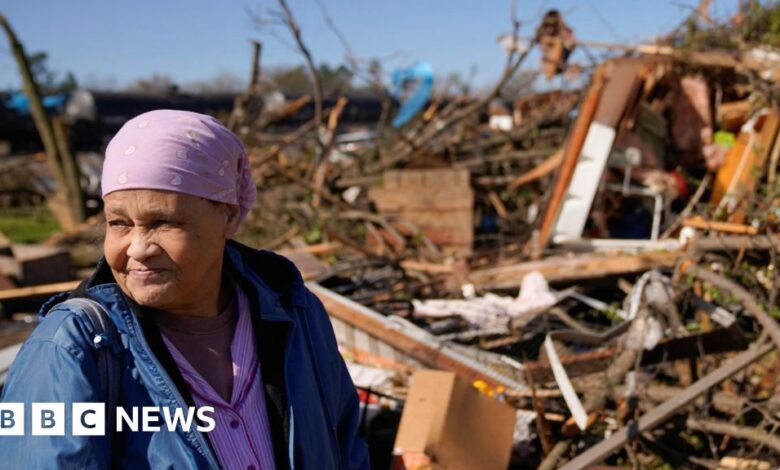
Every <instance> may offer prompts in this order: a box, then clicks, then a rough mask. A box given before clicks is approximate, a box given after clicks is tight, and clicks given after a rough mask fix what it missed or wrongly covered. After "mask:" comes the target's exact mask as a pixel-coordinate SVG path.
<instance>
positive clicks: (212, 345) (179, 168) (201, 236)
mask: <svg viewBox="0 0 780 470" xmlns="http://www.w3.org/2000/svg"><path fill="white" fill-rule="evenodd" d="M102 191H103V201H104V203H105V217H106V236H105V244H104V255H105V256H104V259H103V260H101V261H100V263H99V265H98V266H97V269H96V271H95V273H94V275H93V276H92V278H91V279H89V280H87V281H85V282H84V283H83V284H82V285H81V286H80V287H79V288H78V289H77V290H76V291H74V292H72V293H69V294H63V295H60V296H56V297H55V298H53V299H51V300H50V301H49V302H47V304H46V305H44V307H43V308H42V310H41V316H42V317H43V320H42V321H41V323H40V325H38V327H37V328H36V329H35V331H34V332H33V334H32V336H31V337H30V338H29V339H28V340H27V342H26V343H25V344H24V346H23V347H22V349H21V351H20V352H19V355H18V357H17V359H16V361H15V363H14V364H13V367H12V369H11V372H10V374H9V376H8V380H7V384H6V387H5V390H4V392H3V396H2V401H3V402H4V403H12V402H16V403H24V404H25V412H26V414H27V416H30V413H31V410H30V409H31V403H34V402H55V403H57V402H59V403H65V410H66V411H65V414H66V417H67V419H66V420H65V429H64V435H53V436H40V435H37V436H36V435H31V432H30V429H31V425H30V422H29V421H30V419H28V420H26V421H27V422H26V424H25V426H26V429H25V432H24V435H22V436H0V459H2V465H3V466H4V467H8V468H22V467H29V468H55V467H57V468H63V467H65V468H133V469H139V468H220V467H221V468H228V469H233V468H236V469H258V470H259V469H283V468H366V467H368V455H367V450H366V446H365V444H364V443H363V442H362V441H361V440H360V439H359V438H358V437H357V427H358V416H359V408H358V401H357V395H356V393H355V389H354V387H353V385H352V382H351V380H350V377H349V375H348V373H347V369H346V367H345V365H344V362H343V360H342V359H341V357H340V356H339V353H338V350H337V346H336V341H335V338H334V335H333V330H332V328H331V325H330V322H329V321H328V317H327V315H326V313H325V310H324V309H323V306H322V304H321V303H320V302H319V301H318V299H317V298H316V297H315V296H314V295H313V294H312V293H311V292H309V291H308V290H307V289H306V287H305V286H304V283H303V280H302V278H301V275H300V273H299V272H298V270H297V269H296V268H295V266H294V265H293V264H292V263H291V262H290V261H288V260H287V259H285V258H283V257H281V256H278V255H275V254H273V253H270V252H267V251H257V250H254V249H251V248H248V247H246V246H243V245H241V244H239V243H237V242H235V241H232V240H230V238H231V237H232V236H233V235H234V234H235V233H236V231H237V229H238V228H239V226H240V225H241V222H242V221H243V220H244V218H245V217H246V215H247V212H248V211H249V209H250V206H251V205H252V203H253V202H254V199H255V187H254V183H253V182H252V178H251V174H250V169H249V165H248V161H247V155H246V152H245V151H244V149H243V147H242V145H241V143H240V141H239V140H238V138H237V137H236V136H235V135H233V134H232V133H231V132H230V131H228V130H227V129H226V128H225V127H223V126H222V125H221V124H220V123H219V122H218V121H217V120H215V119H213V118H211V117H208V116H204V115H200V114H196V113H191V112H184V111H170V110H158V111H152V112H149V113H145V114H142V115H140V116H137V117H135V118H134V119H131V120H130V121H128V122H127V123H126V124H125V125H124V126H123V127H122V128H121V129H120V130H119V132H118V133H117V135H116V136H115V137H114V139H113V140H112V141H111V142H110V143H109V145H108V148H107V150H106V158H105V163H104V167H103V179H102ZM68 298H70V299H73V298H87V299H92V300H94V301H96V302H97V303H98V304H100V306H102V308H103V310H104V314H105V315H107V317H108V318H110V322H111V323H112V324H113V325H115V332H116V333H117V334H116V336H115V337H114V341H111V338H112V337H113V335H110V334H107V335H102V336H101V337H100V338H98V339H96V337H95V335H94V334H93V333H94V332H95V327H94V321H90V319H89V317H88V315H87V314H86V313H85V311H84V308H81V307H79V305H82V304H81V303H79V302H73V301H71V300H68V301H66V299H68ZM101 348H110V349H101ZM101 351H102V352H101ZM107 351H110V354H111V360H110V361H108V364H109V365H110V367H111V368H112V369H111V372H113V373H114V375H115V376H116V377H117V379H116V380H118V381H119V384H120V385H119V393H118V398H117V401H118V402H117V406H118V407H120V408H121V409H122V410H124V412H125V413H126V414H128V415H129V414H131V410H132V409H133V408H134V407H136V408H137V409H139V410H140V409H141V407H160V408H169V409H178V408H181V409H184V410H187V409H189V407H207V406H210V407H212V408H213V409H214V411H213V413H212V414H211V415H210V416H211V418H212V419H213V424H214V426H213V430H211V431H210V432H201V431H198V430H197V429H196V428H195V427H191V428H190V429H184V426H179V427H178V428H177V429H175V430H173V431H171V430H168V429H167V428H166V427H165V426H163V428H162V429H161V430H159V431H149V430H148V429H147V431H146V432H142V431H140V430H139V431H135V432H134V431H131V430H129V429H127V427H125V428H124V429H123V431H121V432H116V431H115V429H116V425H115V423H114V422H112V421H111V420H110V419H109V420H108V421H109V422H108V423H107V426H106V433H105V435H102V436H80V435H76V434H77V433H75V432H74V431H73V429H71V420H72V418H73V416H72V414H71V413H72V412H71V407H72V404H73V403H79V402H104V403H106V402H107V403H109V404H110V403H111V400H109V399H108V397H107V393H108V392H107V390H105V389H108V388H110V387H111V385H110V384H108V385H106V384H107V383H108V382H107V381H106V378H105V377H104V376H103V375H105V372H101V370H100V367H99V362H100V354H104V353H106V352H107ZM107 415H110V412H109V413H107ZM17 417H18V416H17ZM199 417H200V418H203V416H199ZM32 419H35V418H34V417H33V418H32ZM162 421H163V419H162V418H158V420H155V421H154V424H158V425H159V424H160V423H161V422H162ZM200 422H201V424H203V423H205V422H206V420H205V419H201V421H200ZM125 424H127V423H125ZM206 428H208V426H206ZM202 429H203V428H202ZM1 431H2V430H1V429H0V432H1Z"/></svg>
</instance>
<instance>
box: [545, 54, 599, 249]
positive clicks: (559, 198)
mask: <svg viewBox="0 0 780 470" xmlns="http://www.w3.org/2000/svg"><path fill="white" fill-rule="evenodd" d="M605 75H606V73H605V67H604V65H603V64H602V65H599V66H598V67H597V68H596V71H595V72H594V73H593V79H592V81H591V84H590V88H588V93H587V94H586V95H585V98H584V99H583V100H582V105H581V106H580V112H579V115H578V116H577V120H576V122H575V123H574V127H573V129H572V131H571V133H570V134H569V138H568V140H567V142H566V146H565V147H564V150H563V158H562V160H561V166H560V169H559V170H558V173H557V174H556V176H555V182H554V183H553V189H552V193H551V194H550V199H549V201H548V202H547V207H546V208H545V212H544V216H543V218H542V224H541V227H540V229H539V246H538V247H536V249H533V250H531V251H533V252H536V253H538V254H541V252H542V251H543V250H544V248H545V247H546V246H547V243H548V242H549V241H550V235H551V234H552V228H553V225H555V220H556V219H557V218H558V212H559V211H560V209H561V204H562V203H563V198H564V196H565V195H566V189H567V188H568V187H569V183H570V182H571V177H572V175H573V174H574V169H575V168H576V167H577V160H579V157H580V151H581V150H582V145H583V144H584V143H585V136H586V135H587V134H588V129H589V128H590V124H591V122H592V121H593V116H594V115H595V114H596V107H597V105H598V103H599V98H600V97H601V91H602V89H603V88H604V84H605V81H606V77H605Z"/></svg>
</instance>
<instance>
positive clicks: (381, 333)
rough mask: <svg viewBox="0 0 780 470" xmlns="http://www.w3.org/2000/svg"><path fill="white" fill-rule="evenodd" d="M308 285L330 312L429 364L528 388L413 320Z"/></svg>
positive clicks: (472, 378) (491, 382)
mask: <svg viewBox="0 0 780 470" xmlns="http://www.w3.org/2000/svg"><path fill="white" fill-rule="evenodd" d="M307 287H308V288H309V289H310V290H311V291H312V292H313V293H314V294H315V295H316V296H317V297H318V298H319V299H320V301H321V302H322V303H323V305H324V306H325V310H327V312H328V314H329V315H330V316H332V317H334V318H337V319H339V320H341V321H343V322H344V323H347V324H349V325H352V326H354V327H355V329H356V330H360V331H363V332H364V333H366V334H368V335H370V336H372V337H375V338H377V339H378V340H380V341H382V342H385V343H388V344H389V345H391V346H392V347H393V348H395V349H397V350H399V351H401V352H403V353H404V354H406V355H408V356H409V357H410V358H412V359H414V360H415V361H418V362H420V363H422V364H423V365H424V366H426V367H430V368H434V369H441V370H449V371H453V372H456V373H458V374H460V375H461V376H463V377H464V378H466V379H467V380H470V381H476V380H483V381H485V382H486V383H488V384H489V385H491V386H499V385H500V386H503V387H506V388H508V389H511V390H524V389H526V388H527V387H526V386H525V384H523V383H521V382H518V381H517V380H515V379H514V378H512V377H509V376H507V375H504V374H502V373H500V372H498V371H496V370H494V369H492V368H491V367H489V366H487V365H485V364H483V363H482V362H480V361H477V360H476V359H474V358H472V357H470V356H467V355H466V354H463V353H462V352H460V351H458V350H456V349H455V348H453V347H451V346H449V345H447V344H445V343H442V342H440V341H438V340H436V338H434V337H433V336H432V335H430V334H429V333H428V332H426V331H424V330H422V329H421V328H419V327H417V326H416V325H414V324H412V323H409V322H402V321H392V320H389V319H388V318H386V317H384V316H383V315H381V314H379V313H377V312H375V311H373V310H371V309H369V308H367V307H365V306H363V305H360V304H358V303H357V302H354V301H352V300H350V299H348V298H346V297H343V296H341V295H338V294H336V293H335V292H333V291H331V290H329V289H326V288H324V287H322V286H320V285H319V284H317V283H307Z"/></svg>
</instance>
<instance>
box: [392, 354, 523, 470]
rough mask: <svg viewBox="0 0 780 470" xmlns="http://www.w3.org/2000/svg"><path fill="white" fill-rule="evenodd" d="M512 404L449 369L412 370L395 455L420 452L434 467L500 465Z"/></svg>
mask: <svg viewBox="0 0 780 470" xmlns="http://www.w3.org/2000/svg"><path fill="white" fill-rule="evenodd" d="M515 415H516V413H515V410H514V408H512V407H511V406H509V405H507V404H506V403H502V402H499V401H498V400H495V399H493V398H490V397H487V396H485V395H483V394H481V393H479V392H478V391H477V390H475V389H474V387H472V386H471V384H470V383H469V382H468V381H466V380H464V379H462V378H460V377H458V376H457V374H455V373H453V372H442V371H434V370H422V371H417V372H415V373H414V375H412V382H411V388H410V389H409V395H408V397H407V399H406V403H405V405H404V411H403V414H402V416H401V423H400V425H399V428H398V434H397V436H396V440H395V449H394V451H393V453H394V454H395V455H398V456H400V455H403V454H420V453H424V454H425V455H427V456H429V457H430V458H431V464H432V467H431V468H434V469H453V470H457V469H464V470H465V469H469V470H471V469H475V468H479V469H481V470H491V469H496V470H505V469H506V468H507V466H508V465H509V457H510V454H511V450H512V434H513V431H514V427H515Z"/></svg>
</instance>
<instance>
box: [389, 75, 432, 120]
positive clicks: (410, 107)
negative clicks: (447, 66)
mask: <svg viewBox="0 0 780 470" xmlns="http://www.w3.org/2000/svg"><path fill="white" fill-rule="evenodd" d="M412 80H414V81H417V82H418V85H417V88H416V90H415V91H414V93H413V94H412V96H410V97H409V98H408V99H407V100H405V101H404V102H403V103H401V108H400V109H399V110H398V114H397V115H396V116H395V119H393V127H395V128H398V127H401V126H403V125H404V124H406V123H407V122H409V120H411V119H412V118H413V117H414V116H415V115H416V114H417V113H419V112H420V111H421V110H422V109H423V107H424V106H425V104H426V103H427V102H428V98H430V97H431V92H432V91H433V67H431V65H430V64H417V65H415V66H413V67H409V68H406V69H398V70H396V71H394V72H393V87H395V94H396V96H398V97H399V98H400V97H401V95H402V93H403V89H404V85H405V84H406V83H407V82H409V81H412Z"/></svg>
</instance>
